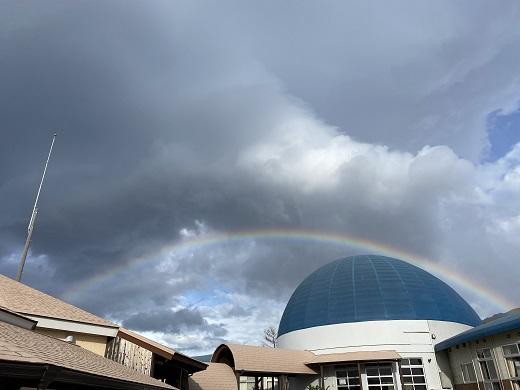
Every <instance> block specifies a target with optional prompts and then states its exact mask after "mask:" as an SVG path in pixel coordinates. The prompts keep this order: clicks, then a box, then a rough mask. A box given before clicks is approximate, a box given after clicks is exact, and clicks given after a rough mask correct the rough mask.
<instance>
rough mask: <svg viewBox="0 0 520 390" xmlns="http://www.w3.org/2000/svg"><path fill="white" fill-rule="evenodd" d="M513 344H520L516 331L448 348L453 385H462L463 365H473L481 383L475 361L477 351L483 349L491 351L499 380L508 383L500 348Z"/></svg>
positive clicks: (477, 363)
mask: <svg viewBox="0 0 520 390" xmlns="http://www.w3.org/2000/svg"><path fill="white" fill-rule="evenodd" d="M514 343H520V331H518V330H515V331H512V332H508V333H502V334H497V335H493V336H488V337H486V338H485V339H479V340H478V344H477V340H475V341H471V342H467V343H464V344H461V345H459V346H454V347H452V348H450V352H449V353H448V354H449V360H450V365H451V371H452V373H453V381H454V383H455V384H461V383H463V379H462V369H461V365H462V364H465V363H473V365H474V367H475V372H476V376H477V381H478V382H482V381H483V380H484V378H483V375H482V370H481V369H480V365H479V362H478V359H477V351H478V350H480V349H484V348H490V349H491V353H492V355H493V360H494V362H495V365H496V367H497V370H498V375H499V379H500V380H501V381H509V380H510V376H509V372H508V370H507V365H506V360H505V358H504V352H503V350H502V346H504V345H508V344H514Z"/></svg>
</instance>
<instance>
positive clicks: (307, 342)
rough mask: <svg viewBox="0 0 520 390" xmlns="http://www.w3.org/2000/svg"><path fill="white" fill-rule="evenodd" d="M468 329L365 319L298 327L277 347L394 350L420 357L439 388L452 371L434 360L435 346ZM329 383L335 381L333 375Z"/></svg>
mask: <svg viewBox="0 0 520 390" xmlns="http://www.w3.org/2000/svg"><path fill="white" fill-rule="evenodd" d="M470 328H471V327H470V326H468V325H463V324H457V323H452V322H445V321H427V320H414V321H411V320H394V321H367V322H355V323H346V324H334V325H325V326H318V327H314V328H309V329H302V330H297V331H293V332H290V333H287V334H284V335H282V336H280V337H279V339H278V342H279V346H280V348H288V349H300V350H302V349H307V350H310V351H312V352H314V353H316V354H324V353H339V352H354V351H379V350H395V351H397V352H398V353H399V354H400V355H401V356H402V357H403V358H422V361H423V367H424V371H425V377H426V382H427V386H428V389H429V390H441V389H443V385H444V388H446V383H445V382H446V381H445V380H444V381H443V382H444V383H441V375H442V374H441V372H444V374H446V375H447V376H448V377H450V376H451V372H446V371H449V370H450V366H449V365H448V364H447V363H446V362H445V361H444V362H437V356H436V354H435V351H434V346H435V344H436V343H438V342H441V341H443V340H445V339H447V338H449V337H452V336H454V335H456V334H459V333H461V332H463V331H465V330H467V329H470ZM440 366H442V370H441V368H440ZM332 382H333V383H334V384H335V383H336V382H335V378H332V379H331V383H332ZM331 389H333V387H331Z"/></svg>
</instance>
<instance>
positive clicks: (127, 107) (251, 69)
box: [0, 0, 520, 354]
mask: <svg viewBox="0 0 520 390" xmlns="http://www.w3.org/2000/svg"><path fill="white" fill-rule="evenodd" d="M519 17H520V4H519V3H518V2H516V1H513V0H510V1H502V2H500V4H499V5H497V3H496V2H494V1H484V0H478V1H475V0H462V1H457V2H454V1H451V0H450V1H447V0H439V1H435V2H417V1H412V0H410V1H396V2H392V3H389V2H376V1H363V2H354V1H332V0H331V1H327V2H312V1H292V0H289V1H285V2H277V1H262V2H244V1H227V0H226V1H198V2H193V1H158V0H154V1H148V0H147V1H135V0H130V1H122V0H114V1H110V2H108V1H97V0H89V1H81V0H78V1H74V2H71V1H56V0H48V1H46V2H40V1H27V0H22V1H19V0H18V1H11V0H4V1H2V2H0V119H1V122H0V129H1V139H0V215H1V216H2V217H1V218H0V272H1V273H3V274H5V275H8V276H12V277H14V275H15V274H16V269H17V266H18V261H19V257H20V253H21V250H22V247H23V244H24V240H25V235H26V228H27V223H28V220H29V217H30V214H31V210H32V205H33V201H34V196H35V193H36V189H37V185H38V182H39V178H40V175H41V173H42V169H43V163H44V161H45V158H46V155H47V151H48V147H49V145H50V141H51V136H52V133H53V132H54V131H57V132H58V138H57V140H56V144H55V148H54V152H53V156H52V159H51V162H50V166H49V170H48V176H47V180H46V183H45V186H44V190H43V193H42V196H41V198H40V204H39V214H38V220H37V226H36V229H35V232H34V236H33V242H32V244H31V251H30V253H29V257H28V260H27V264H26V268H25V270H24V275H23V281H24V282H25V283H27V284H29V285H31V286H33V287H35V288H38V289H41V290H43V291H46V292H48V293H50V294H53V295H55V296H58V297H60V298H62V299H64V300H66V301H68V302H71V303H73V304H75V305H78V306H80V307H82V308H85V309H87V310H89V311H91V312H93V313H96V314H98V315H101V316H104V317H106V318H109V319H111V320H113V321H116V322H118V323H120V324H123V325H124V326H126V327H128V328H130V329H133V330H135V331H138V332H140V333H142V334H145V335H147V336H149V337H152V338H154V339H155V340H158V341H160V342H163V343H166V344H168V345H170V346H172V347H174V348H176V349H178V350H180V351H183V352H185V353H189V354H204V353H210V352H212V350H213V349H214V348H215V347H216V346H217V345H218V344H220V343H221V342H223V341H229V342H239V343H249V344H259V343H261V342H262V334H263V329H265V328H267V327H268V326H271V325H274V326H277V325H278V322H279V320H280V317H281V314H282V312H283V309H284V307H285V303H286V302H287V300H288V298H289V297H290V295H291V293H292V291H294V289H295V287H296V286H297V285H298V283H300V282H301V281H302V280H303V279H304V278H305V277H306V276H307V275H308V274H309V273H311V272H312V271H314V270H315V269H316V268H318V267H319V266H321V265H324V264H326V263H328V262H329V261H332V260H335V259H337V258H340V257H345V256H348V255H352V254H360V253H372V252H374V248H373V247H371V248H363V247H359V246H352V245H347V243H345V244H341V243H339V242H330V241H323V240H322V241H320V240H309V239H298V240H294V239H288V238H284V237H283V236H276V235H272V236H269V237H265V236H263V237H262V236H258V235H256V236H255V234H249V235H247V234H243V235H242V236H240V235H237V234H238V233H240V232H251V231H258V230H261V231H269V230H278V231H280V230H283V231H292V232H300V231H313V232H317V233H319V232H328V233H327V234H335V235H340V236H354V237H358V238H360V239H363V240H366V241H370V242H374V243H377V245H379V246H385V245H386V246H390V247H392V248H396V249H398V250H399V251H400V252H402V253H408V254H410V258H411V259H428V261H426V262H424V264H423V265H424V266H425V267H426V268H427V269H445V270H449V272H446V273H445V274H446V275H444V276H443V275H438V276H441V277H443V278H444V277H445V280H446V281H447V282H448V283H450V284H451V285H452V286H453V287H454V288H455V289H456V290H457V291H458V292H459V293H461V294H462V296H463V297H464V298H465V299H466V300H467V301H468V302H469V303H470V304H471V305H472V306H473V307H474V308H475V309H476V310H477V312H478V313H479V314H480V315H481V316H482V317H486V316H488V315H491V314H494V313H496V312H500V311H504V310H507V309H510V308H512V307H514V306H520V289H519V288H518V280H519V277H520V267H518V253H519V250H520V106H519V102H520V88H519V87H520V74H519V72H518V69H520V56H518V53H519V52H520V26H519V24H518V19H519ZM295 234H296V233H295ZM208 236H210V237H212V236H216V237H221V238H220V239H218V240H213V241H211V242H209V241H208V240H207V242H206V241H204V238H205V237H208ZM226 237H235V239H232V240H227V239H226ZM405 260H406V259H405ZM449 274H457V275H459V276H458V277H457V278H455V279H453V278H451V279H450V278H449V276H450V275H449ZM457 280H458V281H461V280H465V281H466V282H467V283H466V284H464V283H458V282H457ZM482 291H487V292H484V293H482ZM493 297H495V298H493ZM496 297H499V298H498V299H497V298H496Z"/></svg>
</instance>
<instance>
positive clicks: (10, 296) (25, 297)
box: [0, 274, 118, 328]
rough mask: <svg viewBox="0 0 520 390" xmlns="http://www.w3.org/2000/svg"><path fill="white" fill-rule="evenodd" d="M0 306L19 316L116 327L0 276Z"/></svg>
mask: <svg viewBox="0 0 520 390" xmlns="http://www.w3.org/2000/svg"><path fill="white" fill-rule="evenodd" d="M0 306H3V307H5V308H7V309H9V310H11V311H15V312H17V313H21V314H27V315H34V316H41V317H48V318H58V319H62V320H67V321H75V322H82V323H86V324H92V325H101V326H107V327H113V328H117V327H118V325H116V324H113V323H112V322H110V321H107V320H105V319H103V318H100V317H98V316H96V315H94V314H91V313H89V312H87V311H85V310H82V309H80V308H78V307H76V306H73V305H71V304H68V303H66V302H64V301H62V300H60V299H57V298H54V297H52V296H50V295H48V294H45V293H43V292H41V291H38V290H36V289H34V288H32V287H29V286H27V285H25V284H23V283H20V282H17V281H15V280H13V279H11V278H8V277H7V276H5V275H1V274H0Z"/></svg>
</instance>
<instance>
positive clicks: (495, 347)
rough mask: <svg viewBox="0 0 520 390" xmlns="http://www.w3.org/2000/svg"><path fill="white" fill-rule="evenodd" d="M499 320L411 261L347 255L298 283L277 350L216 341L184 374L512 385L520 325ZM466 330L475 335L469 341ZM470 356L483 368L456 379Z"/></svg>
mask: <svg viewBox="0 0 520 390" xmlns="http://www.w3.org/2000/svg"><path fill="white" fill-rule="evenodd" d="M507 318H510V317H507ZM496 321H498V323H497V322H496ZM501 321H502V322H501ZM503 321H506V320H504V319H497V320H495V321H493V322H490V323H488V324H482V322H481V319H480V318H479V316H478V315H477V313H476V312H475V311H474V310H473V309H472V308H471V306H470V305H469V304H468V303H467V302H466V301H465V300H464V299H463V298H462V297H461V296H460V295H459V294H458V293H457V292H456V291H455V290H453V289H452V288H451V287H450V286H449V285H447V284H446V283H444V282H443V281H441V280H440V279H438V278H437V277H435V276H433V275H431V274H429V273H428V272H426V271H424V270H423V269H421V268H419V267H416V266H414V265H411V264H409V263H407V262H404V261H402V260H398V259H394V258H389V257H384V256H371V255H370V256H368V255H365V256H352V257H348V258H344V259H340V260H337V261H334V262H332V263H329V264H327V265H325V266H323V267H321V268H319V269H318V270H317V271H315V272H313V273H312V274H311V275H309V276H308V277H307V278H306V279H305V280H304V281H303V282H302V283H301V284H300V285H299V286H298V287H297V288H296V290H295V291H294V293H293V294H292V296H291V298H290V299H289V302H288V303H287V306H286V308H285V310H284V313H283V316H282V319H281V321H280V325H279V332H278V345H279V348H276V349H272V348H266V347H255V346H243V345H242V346H241V345H233V344H223V345H221V346H219V347H218V348H217V349H216V350H215V352H214V353H213V355H212V358H211V364H210V366H209V368H208V370H206V371H203V372H199V373H196V374H194V375H193V376H192V377H191V379H190V380H191V382H192V386H193V387H194V388H199V389H201V390H217V389H218V390H238V389H240V390H249V389H280V390H286V389H291V390H293V389H294V390H303V389H305V388H307V387H308V386H309V385H312V386H320V387H321V388H322V389H329V390H336V389H337V390H441V389H455V390H477V389H478V390H512V389H514V390H520V389H518V371H519V368H518V367H519V359H518V357H519V350H518V344H519V342H520V333H519V331H520V327H519V323H518V321H517V320H515V319H514V318H512V319H511V321H509V322H507V324H508V325H507V327H506V326H505V325H504V326H500V325H499V324H502V323H503ZM493 324H495V325H493ZM483 329H484V330H486V333H485V334H486V335H485V336H482V335H483V333H481V332H482V331H483ZM460 337H463V338H462V339H460ZM468 337H469V338H471V340H478V339H480V341H471V343H472V344H471V346H470V345H469V344H468V343H469V342H470V341H469V339H466V338H468ZM475 337H476V339H475ZM484 339H485V341H484ZM461 340H462V341H461ZM461 343H466V344H464V345H463V346H461V345H462V344H461ZM476 343H478V344H476ZM483 343H484V344H483ZM486 343H487V344H486ZM476 345H479V346H480V347H481V348H478V347H476ZM487 345H489V347H486V346H487ZM470 347H471V348H470ZM464 348H466V353H467V354H466V355H464V354H463V353H462V351H463V350H464ZM482 348H484V349H483V350H482ZM504 348H505V349H504ZM498 359H501V361H500V362H498ZM492 360H493V362H494V364H495V366H493V365H492V364H491V363H489V364H488V362H490V361H492ZM470 362H471V363H472V364H473V366H474V367H475V368H476V370H475V371H479V370H480V371H481V374H479V375H473V371H472V372H471V374H469V373H468V374H464V377H462V373H463V372H464V371H463V370H469V368H468V366H467V363H470ZM482 362H484V364H482ZM226 366H227V367H226ZM493 367H498V369H497V370H496V375H495V374H494V371H493ZM486 370H488V371H486ZM465 378H467V379H465ZM486 378H493V379H486ZM233 379H234V382H233ZM230 383H233V385H232V386H230ZM195 386H197V387H195ZM466 387H471V389H466Z"/></svg>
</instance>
